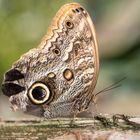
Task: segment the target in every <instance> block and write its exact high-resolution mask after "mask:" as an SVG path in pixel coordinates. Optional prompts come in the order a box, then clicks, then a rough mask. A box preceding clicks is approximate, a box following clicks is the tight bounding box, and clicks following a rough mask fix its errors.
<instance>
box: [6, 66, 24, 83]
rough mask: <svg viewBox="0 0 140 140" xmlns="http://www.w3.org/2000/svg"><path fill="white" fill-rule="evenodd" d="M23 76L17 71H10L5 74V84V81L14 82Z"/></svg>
mask: <svg viewBox="0 0 140 140" xmlns="http://www.w3.org/2000/svg"><path fill="white" fill-rule="evenodd" d="M23 78H24V75H23V74H22V73H21V72H20V71H18V70H17V69H10V70H9V71H7V72H6V73H5V82H6V81H15V80H19V79H23Z"/></svg>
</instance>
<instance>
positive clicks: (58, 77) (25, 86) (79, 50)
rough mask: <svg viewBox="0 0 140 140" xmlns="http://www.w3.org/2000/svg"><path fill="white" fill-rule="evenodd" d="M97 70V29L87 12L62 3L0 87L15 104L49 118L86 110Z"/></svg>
mask: <svg viewBox="0 0 140 140" xmlns="http://www.w3.org/2000/svg"><path fill="white" fill-rule="evenodd" d="M98 71H99V58H98V48H97V42H96V36H95V30H94V27H93V23H92V20H91V18H90V16H89V14H88V13H87V11H86V10H85V9H84V8H83V7H81V5H79V4H77V3H72V4H66V5H64V6H63V7H62V8H61V9H60V10H59V11H58V13H57V14H56V16H55V17H54V19H53V21H52V24H51V26H50V27H49V29H48V32H47V34H46V35H45V36H44V38H43V39H42V41H41V43H40V45H39V46H38V47H37V48H34V49H31V50H30V51H29V52H27V53H26V54H24V55H22V56H21V58H20V59H19V60H18V61H17V62H16V63H14V64H13V66H12V68H11V69H10V70H9V71H8V72H7V73H6V74H5V79H4V82H3V85H2V89H3V92H4V94H5V95H7V96H9V100H10V103H11V106H12V107H13V108H14V109H16V108H20V109H23V110H24V111H25V112H27V113H30V114H35V115H37V116H44V117H46V118H54V117H67V116H71V115H73V114H77V113H79V112H82V111H84V110H86V109H87V108H88V105H89V103H90V101H91V97H92V96H93V90H94V88H95V85H96V82H97V78H98Z"/></svg>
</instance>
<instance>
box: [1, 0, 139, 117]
mask: <svg viewBox="0 0 140 140" xmlns="http://www.w3.org/2000/svg"><path fill="white" fill-rule="evenodd" d="M69 2H78V3H80V4H81V5H83V6H84V7H85V8H86V9H87V11H88V12H89V13H90V15H91V17H92V19H93V22H94V24H95V28H96V32H97V39H98V45H99V53H100V62H101V63H100V75H99V80H98V84H97V88H96V91H100V90H101V89H103V88H105V87H107V86H108V85H110V84H112V83H114V82H115V81H117V80H120V79H121V78H123V77H126V80H125V81H123V82H122V86H121V87H120V88H117V89H114V90H112V91H110V92H108V93H105V94H103V95H100V96H103V99H102V97H101V98H100V99H99V103H101V110H102V112H104V113H125V114H135V115H138V114H140V109H139V108H140V0H117V1H115V0H114V1H113V0H77V1H76V0H75V1H72V0H40V1H39V0H0V82H2V80H3V75H4V72H5V71H7V70H8V69H9V68H10V67H11V65H12V63H13V62H14V61H16V60H17V59H19V57H20V55H22V54H23V53H25V52H27V51H28V50H29V49H31V48H34V47H36V46H37V45H38V44H39V43H40V40H41V38H42V37H43V36H44V35H45V33H46V31H47V28H48V26H49V24H50V23H51V20H52V18H53V16H54V15H55V13H56V12H57V11H58V9H59V8H60V7H61V6H62V5H63V4H65V3H69ZM102 103H103V104H104V103H105V104H106V107H105V109H104V108H103V107H102ZM103 106H104V105H103ZM21 116H22V117H23V114H22V112H20V111H18V112H16V113H13V112H12V111H11V110H10V107H9V103H8V99H7V97H5V96H3V95H2V93H1V94H0V118H12V117H21ZM24 117H26V115H25V116H24Z"/></svg>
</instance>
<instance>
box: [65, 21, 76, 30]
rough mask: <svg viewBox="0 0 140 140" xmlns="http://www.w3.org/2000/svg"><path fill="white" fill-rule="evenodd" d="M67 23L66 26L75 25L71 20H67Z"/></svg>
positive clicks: (70, 27) (71, 26)
mask: <svg viewBox="0 0 140 140" xmlns="http://www.w3.org/2000/svg"><path fill="white" fill-rule="evenodd" d="M65 24H66V27H67V28H69V29H72V28H73V26H74V24H73V23H72V22H71V21H70V20H67V21H66V23H65Z"/></svg>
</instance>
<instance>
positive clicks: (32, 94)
mask: <svg viewBox="0 0 140 140" xmlns="http://www.w3.org/2000/svg"><path fill="white" fill-rule="evenodd" d="M28 97H29V99H30V100H31V101H32V102H33V103H34V104H44V103H46V102H48V101H49V100H50V97H51V92H50V90H49V88H48V86H47V85H45V84H43V83H35V84H34V85H33V86H31V88H30V89H29V92H28Z"/></svg>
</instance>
